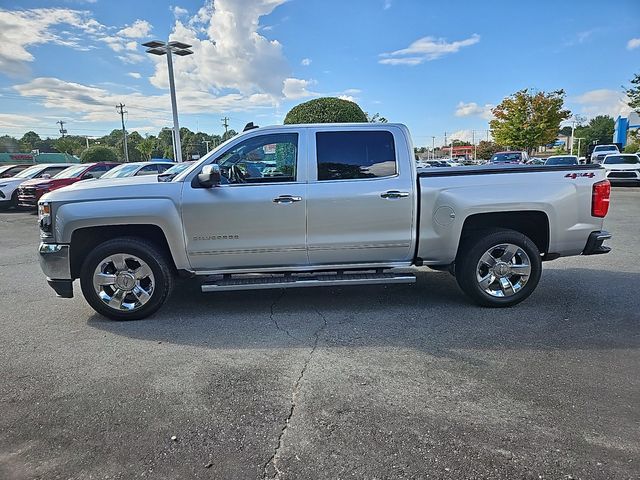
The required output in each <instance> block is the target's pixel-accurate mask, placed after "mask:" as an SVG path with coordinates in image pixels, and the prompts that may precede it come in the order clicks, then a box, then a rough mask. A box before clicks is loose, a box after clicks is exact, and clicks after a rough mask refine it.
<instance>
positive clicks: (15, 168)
mask: <svg viewBox="0 0 640 480" xmlns="http://www.w3.org/2000/svg"><path fill="white" fill-rule="evenodd" d="M32 166H33V163H27V164H22V165H2V166H0V178H11V177H13V176H15V175H17V174H18V173H20V172H21V171H23V170H25V169H27V168H29V167H32Z"/></svg>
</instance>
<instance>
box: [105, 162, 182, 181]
mask: <svg viewBox="0 0 640 480" xmlns="http://www.w3.org/2000/svg"><path fill="white" fill-rule="evenodd" d="M173 165H175V163H173V162H165V161H162V162H158V161H153V160H152V161H149V162H132V163H123V164H120V165H118V166H117V167H114V168H112V169H111V170H109V171H108V172H107V173H105V174H104V175H102V177H100V178H101V179H107V178H126V177H135V176H142V175H158V174H159V173H162V172H164V171H166V170H167V169H169V168H171V167H172V166H173Z"/></svg>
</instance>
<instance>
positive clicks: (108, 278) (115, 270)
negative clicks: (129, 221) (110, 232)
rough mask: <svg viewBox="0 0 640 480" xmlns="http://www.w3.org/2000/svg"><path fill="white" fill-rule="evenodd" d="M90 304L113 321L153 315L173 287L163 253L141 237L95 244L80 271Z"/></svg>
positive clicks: (85, 296)
mask: <svg viewBox="0 0 640 480" xmlns="http://www.w3.org/2000/svg"><path fill="white" fill-rule="evenodd" d="M80 286H81V288H82V294H83V295H84V298H85V299H86V300H87V302H88V303H89V305H91V307H92V308H93V309H94V310H95V311H96V312H98V313H100V314H101V315H104V316H105V317H109V318H111V319H113V320H138V319H141V318H145V317H148V316H149V315H151V314H153V313H155V312H156V311H157V310H158V309H159V308H160V307H161V306H162V304H163V303H164V302H165V300H166V299H167V297H168V296H169V293H170V292H171V289H172V286H173V274H172V271H171V268H170V266H169V262H168V261H167V259H166V258H165V255H164V254H163V252H161V251H159V250H158V248H157V247H156V246H155V245H154V244H152V243H149V242H147V241H145V240H143V239H140V238H133V237H127V238H116V239H114V240H109V241H107V242H104V243H102V244H100V245H98V246H97V247H96V248H95V249H94V250H93V251H92V252H91V253H90V254H89V255H88V256H87V258H86V259H85V261H84V263H83V264H82V269H81V272H80Z"/></svg>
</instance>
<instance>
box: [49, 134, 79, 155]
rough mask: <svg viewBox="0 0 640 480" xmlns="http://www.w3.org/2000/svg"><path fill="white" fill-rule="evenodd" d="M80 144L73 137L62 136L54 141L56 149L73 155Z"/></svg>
mask: <svg viewBox="0 0 640 480" xmlns="http://www.w3.org/2000/svg"><path fill="white" fill-rule="evenodd" d="M80 146H81V145H80V144H79V143H78V141H77V140H76V139H75V138H71V137H60V138H59V139H57V140H56V141H55V142H54V147H55V149H56V150H58V151H59V152H60V153H66V154H67V155H73V153H74V150H78V149H79V148H80Z"/></svg>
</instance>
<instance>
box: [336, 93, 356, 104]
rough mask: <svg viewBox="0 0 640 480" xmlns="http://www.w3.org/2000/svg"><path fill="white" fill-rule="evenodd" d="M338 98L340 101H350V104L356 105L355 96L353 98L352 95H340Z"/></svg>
mask: <svg viewBox="0 0 640 480" xmlns="http://www.w3.org/2000/svg"><path fill="white" fill-rule="evenodd" d="M338 98H339V99H340V100H347V101H349V102H354V103H355V101H356V98H355V97H353V96H351V95H345V94H342V95H338Z"/></svg>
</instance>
